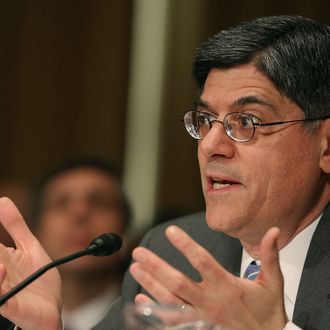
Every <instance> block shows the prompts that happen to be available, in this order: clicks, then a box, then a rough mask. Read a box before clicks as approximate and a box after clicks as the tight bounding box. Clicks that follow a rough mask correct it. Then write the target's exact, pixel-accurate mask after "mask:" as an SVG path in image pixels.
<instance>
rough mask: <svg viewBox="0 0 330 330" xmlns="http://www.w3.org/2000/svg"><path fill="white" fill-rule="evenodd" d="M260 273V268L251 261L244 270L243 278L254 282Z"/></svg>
mask: <svg viewBox="0 0 330 330" xmlns="http://www.w3.org/2000/svg"><path fill="white" fill-rule="evenodd" d="M259 273H260V266H259V265H257V263H256V262H255V261H254V260H253V261H252V262H251V263H250V264H249V266H248V267H247V268H246V271H245V273H244V278H246V279H248V280H251V281H254V280H255V279H256V278H257V276H258V275H259Z"/></svg>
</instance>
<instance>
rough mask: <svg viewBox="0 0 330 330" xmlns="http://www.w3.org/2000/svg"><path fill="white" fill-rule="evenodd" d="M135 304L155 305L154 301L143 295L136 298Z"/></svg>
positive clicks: (140, 294)
mask: <svg viewBox="0 0 330 330" xmlns="http://www.w3.org/2000/svg"><path fill="white" fill-rule="evenodd" d="M134 300H135V303H136V304H152V303H154V300H152V299H151V298H150V297H148V296H146V295H145V294H143V293H139V294H137V295H136V296H135V299H134Z"/></svg>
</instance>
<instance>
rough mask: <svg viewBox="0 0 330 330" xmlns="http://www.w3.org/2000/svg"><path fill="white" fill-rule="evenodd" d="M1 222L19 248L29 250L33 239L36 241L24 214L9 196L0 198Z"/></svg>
mask: <svg viewBox="0 0 330 330" xmlns="http://www.w3.org/2000/svg"><path fill="white" fill-rule="evenodd" d="M0 222H1V224H2V225H3V227H4V228H5V230H6V231H7V232H8V233H9V235H10V236H11V237H12V239H13V240H14V243H15V245H16V247H17V248H21V249H23V250H28V248H29V246H31V241H36V238H35V237H34V236H33V235H32V233H31V231H30V229H29V228H28V226H27V224H26V223H25V221H24V219H23V217H22V215H21V214H20V212H19V211H18V209H17V208H16V206H15V205H14V203H13V202H12V201H11V200H10V199H9V198H7V197H2V198H0Z"/></svg>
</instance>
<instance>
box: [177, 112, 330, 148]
mask: <svg viewBox="0 0 330 330" xmlns="http://www.w3.org/2000/svg"><path fill="white" fill-rule="evenodd" d="M328 118H329V117H322V118H314V119H310V118H305V119H295V120H288V121H276V122H272V123H259V122H258V121H257V119H256V118H255V117H254V116H252V115H250V114H245V113H242V112H230V113H228V114H226V116H225V117H224V118H223V121H221V120H218V119H217V118H216V117H215V116H213V115H211V114H210V113H207V112H201V111H197V110H191V111H188V112H186V114H185V115H184V117H183V122H184V125H185V127H186V130H187V131H188V133H189V134H190V135H191V136H192V137H193V138H194V139H197V140H202V139H203V138H205V136H206V135H207V133H208V132H209V131H210V129H211V128H212V126H213V124H214V123H220V124H222V125H223V127H224V129H225V132H226V134H227V135H228V136H229V137H230V138H231V139H232V140H234V141H236V142H247V141H250V140H251V139H252V138H253V137H254V133H255V129H256V127H259V126H274V125H282V124H288V123H296V122H297V123H298V122H305V121H315V120H325V119H328Z"/></svg>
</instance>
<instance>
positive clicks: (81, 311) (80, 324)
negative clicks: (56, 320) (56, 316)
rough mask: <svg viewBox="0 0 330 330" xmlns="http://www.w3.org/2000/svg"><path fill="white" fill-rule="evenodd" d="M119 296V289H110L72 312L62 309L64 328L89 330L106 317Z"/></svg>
mask: <svg viewBox="0 0 330 330" xmlns="http://www.w3.org/2000/svg"><path fill="white" fill-rule="evenodd" d="M119 295H120V289H119V288H117V287H116V288H111V289H110V290H106V291H105V292H104V293H102V294H101V295H99V296H97V297H95V298H93V299H92V300H90V301H88V302H87V303H85V304H83V305H82V306H79V307H78V308H76V309H74V310H73V311H70V312H68V311H66V310H65V309H63V312H62V319H63V322H64V327H65V328H66V327H67V328H68V329H70V330H90V329H91V328H93V327H94V326H95V325H96V324H98V323H99V322H100V321H101V320H102V319H103V318H104V317H105V316H106V314H107V312H108V311H109V309H110V308H111V306H112V305H113V303H114V301H115V300H116V298H117V297H118V296H119Z"/></svg>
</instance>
